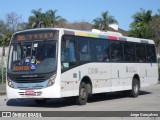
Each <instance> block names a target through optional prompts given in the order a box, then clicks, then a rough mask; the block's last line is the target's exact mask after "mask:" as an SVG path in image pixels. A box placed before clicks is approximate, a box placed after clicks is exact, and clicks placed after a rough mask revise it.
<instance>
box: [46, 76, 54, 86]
mask: <svg viewBox="0 0 160 120" xmlns="http://www.w3.org/2000/svg"><path fill="white" fill-rule="evenodd" d="M55 78H56V74H54V75H53V76H51V78H50V79H49V81H48V85H47V87H49V86H52V85H54V83H55Z"/></svg>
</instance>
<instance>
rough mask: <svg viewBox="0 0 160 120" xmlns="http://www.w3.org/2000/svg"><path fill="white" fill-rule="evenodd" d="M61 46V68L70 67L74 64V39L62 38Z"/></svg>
mask: <svg viewBox="0 0 160 120" xmlns="http://www.w3.org/2000/svg"><path fill="white" fill-rule="evenodd" d="M61 47H62V48H61V62H62V69H66V68H70V67H72V66H73V65H75V64H76V52H75V51H76V50H75V41H74V40H72V39H69V38H64V39H63V40H62V46H61Z"/></svg>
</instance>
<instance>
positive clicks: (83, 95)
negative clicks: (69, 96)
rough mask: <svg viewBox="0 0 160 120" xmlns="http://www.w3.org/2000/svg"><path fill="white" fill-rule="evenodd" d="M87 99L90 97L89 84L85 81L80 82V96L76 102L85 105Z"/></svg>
mask: <svg viewBox="0 0 160 120" xmlns="http://www.w3.org/2000/svg"><path fill="white" fill-rule="evenodd" d="M87 99H88V91H87V85H86V83H85V82H82V83H81V84H80V88H79V96H78V98H77V101H76V103H77V104H78V105H85V104H86V103H87Z"/></svg>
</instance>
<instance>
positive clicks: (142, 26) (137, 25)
mask: <svg viewBox="0 0 160 120" xmlns="http://www.w3.org/2000/svg"><path fill="white" fill-rule="evenodd" d="M132 18H133V19H134V21H133V22H132V23H131V24H130V28H131V30H130V31H129V36H133V37H138V38H146V39H149V38H152V36H153V33H152V31H151V29H150V28H149V22H150V21H152V11H151V10H148V11H145V10H144V9H142V8H141V9H140V11H139V12H137V13H135V14H134V15H133V16H132Z"/></svg>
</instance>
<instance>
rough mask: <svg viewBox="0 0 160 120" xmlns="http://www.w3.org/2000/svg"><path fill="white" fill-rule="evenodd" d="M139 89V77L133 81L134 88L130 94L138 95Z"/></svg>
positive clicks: (132, 95)
mask: <svg viewBox="0 0 160 120" xmlns="http://www.w3.org/2000/svg"><path fill="white" fill-rule="evenodd" d="M139 89H140V83H139V81H138V79H137V78H134V79H133V82H132V90H131V91H130V96H131V97H138V95H139Z"/></svg>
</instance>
